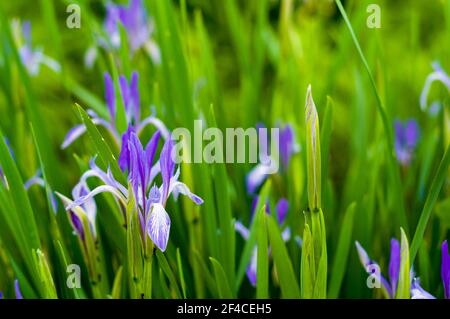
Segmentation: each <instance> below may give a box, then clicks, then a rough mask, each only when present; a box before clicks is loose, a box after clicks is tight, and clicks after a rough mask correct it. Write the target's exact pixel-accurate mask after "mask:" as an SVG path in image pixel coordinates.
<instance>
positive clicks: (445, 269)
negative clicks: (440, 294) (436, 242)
mask: <svg viewBox="0 0 450 319" xmlns="http://www.w3.org/2000/svg"><path fill="white" fill-rule="evenodd" d="M441 277H442V283H443V284H444V295H445V298H446V299H450V255H449V253H448V243H447V241H446V240H444V242H443V243H442V264H441Z"/></svg>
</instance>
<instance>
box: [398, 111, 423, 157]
mask: <svg viewBox="0 0 450 319" xmlns="http://www.w3.org/2000/svg"><path fill="white" fill-rule="evenodd" d="M394 129H395V153H396V156H397V160H398V161H399V162H400V163H401V164H402V165H405V166H406V165H409V163H410V162H411V160H412V157H413V153H414V150H415V148H416V146H417V142H418V140H419V131H420V130H419V125H418V124H417V122H416V120H414V119H411V120H408V121H406V122H401V121H399V120H396V121H395V123H394Z"/></svg>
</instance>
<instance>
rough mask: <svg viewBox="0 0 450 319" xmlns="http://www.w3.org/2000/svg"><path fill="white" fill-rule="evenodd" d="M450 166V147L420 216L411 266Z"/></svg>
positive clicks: (412, 248) (411, 252)
mask: <svg viewBox="0 0 450 319" xmlns="http://www.w3.org/2000/svg"><path fill="white" fill-rule="evenodd" d="M449 164H450V151H449V147H447V150H446V151H445V154H444V157H443V158H442V160H441V163H440V164H439V167H438V170H437V173H436V175H435V176H434V178H433V182H432V183H431V188H430V191H429V192H428V195H427V199H426V201H425V205H424V206H423V209H422V213H421V214H420V218H419V222H418V223H417V227H416V232H415V233H414V237H413V240H412V242H411V248H410V264H411V265H413V264H414V259H415V258H416V255H417V252H418V251H419V248H420V245H421V244H422V241H423V236H424V234H425V229H426V227H427V224H428V220H429V219H430V216H431V212H432V209H433V206H434V204H435V203H436V200H437V198H438V196H439V193H440V191H441V188H442V185H443V184H444V182H445V179H446V177H447V172H448V167H449Z"/></svg>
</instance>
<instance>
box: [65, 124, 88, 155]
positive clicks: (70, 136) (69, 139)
mask: <svg viewBox="0 0 450 319" xmlns="http://www.w3.org/2000/svg"><path fill="white" fill-rule="evenodd" d="M85 132H86V126H84V124H80V125H77V126H74V127H73V128H71V129H70V130H69V132H67V135H66V137H65V138H64V142H63V143H62V145H61V148H62V149H65V148H67V147H68V146H69V145H70V144H72V143H73V142H74V141H75V140H76V139H77V138H79V137H80V136H81V135H83V134H84V133H85Z"/></svg>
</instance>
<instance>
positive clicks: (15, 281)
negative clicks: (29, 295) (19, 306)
mask: <svg viewBox="0 0 450 319" xmlns="http://www.w3.org/2000/svg"><path fill="white" fill-rule="evenodd" d="M14 291H15V292H16V299H23V296H22V292H21V291H20V287H19V280H17V279H16V280H14Z"/></svg>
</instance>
